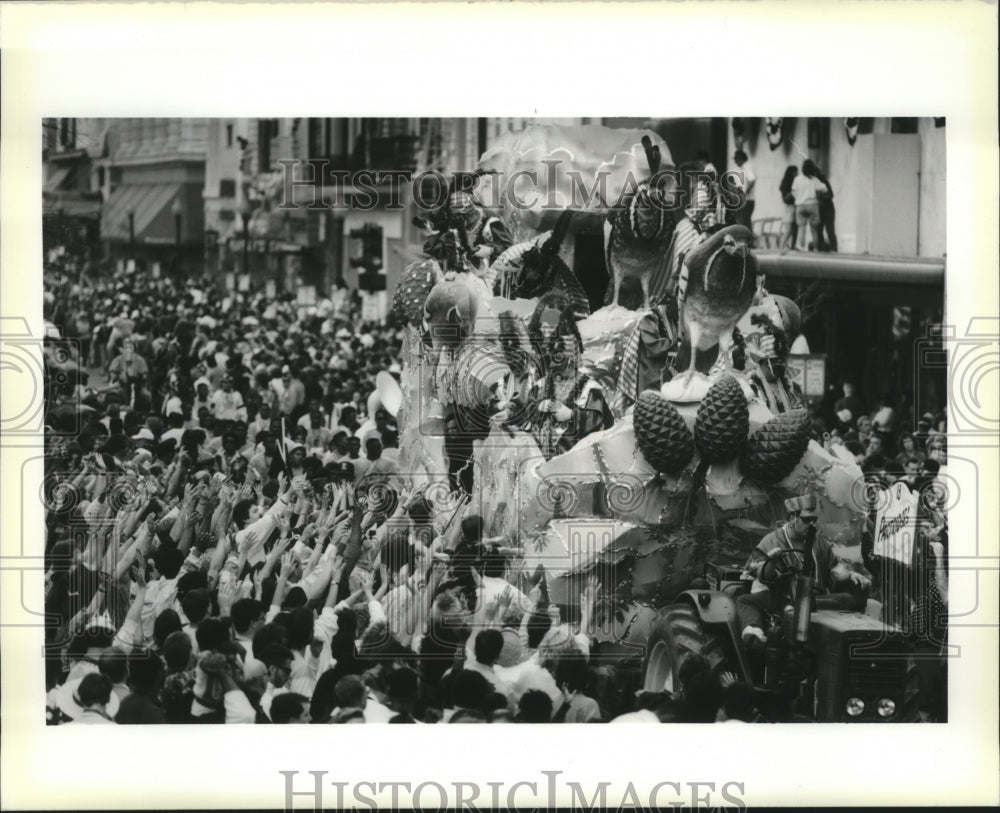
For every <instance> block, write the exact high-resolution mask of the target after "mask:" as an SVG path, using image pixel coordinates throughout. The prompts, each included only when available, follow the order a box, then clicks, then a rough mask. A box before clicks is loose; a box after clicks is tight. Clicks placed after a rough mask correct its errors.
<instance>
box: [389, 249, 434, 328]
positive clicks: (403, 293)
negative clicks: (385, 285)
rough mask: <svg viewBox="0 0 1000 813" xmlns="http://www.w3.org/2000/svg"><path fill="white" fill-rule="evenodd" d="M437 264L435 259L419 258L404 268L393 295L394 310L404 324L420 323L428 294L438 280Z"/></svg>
mask: <svg viewBox="0 0 1000 813" xmlns="http://www.w3.org/2000/svg"><path fill="white" fill-rule="evenodd" d="M436 266H437V263H435V262H434V260H419V261H418V262H415V263H410V265H408V266H406V268H404V269H403V273H402V274H401V275H400V278H399V284H398V285H397V286H396V293H395V294H393V297H392V310H393V313H394V314H395V315H396V318H398V319H399V320H400V321H401V322H402V323H403V324H404V325H405V324H411V325H418V326H419V325H420V323H421V320H422V319H423V317H424V302H425V301H426V300H427V294H429V293H430V292H431V288H433V287H434V283H435V282H437V280H438V276H439V275H438V269H437V268H436Z"/></svg>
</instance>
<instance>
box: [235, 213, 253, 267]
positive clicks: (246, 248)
mask: <svg viewBox="0 0 1000 813" xmlns="http://www.w3.org/2000/svg"><path fill="white" fill-rule="evenodd" d="M236 211H237V212H239V215H240V220H242V221H243V276H244V277H245V276H246V275H247V273H249V272H248V270H247V263H248V255H249V253H250V204H249V203H247V200H246V198H244V199H243V200H241V201H240V203H239V205H238V206H237V207H236Z"/></svg>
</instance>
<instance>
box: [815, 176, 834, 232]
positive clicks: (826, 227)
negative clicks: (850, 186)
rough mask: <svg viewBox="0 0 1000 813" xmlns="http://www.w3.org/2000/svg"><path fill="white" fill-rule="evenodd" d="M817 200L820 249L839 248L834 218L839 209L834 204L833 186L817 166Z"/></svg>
mask: <svg viewBox="0 0 1000 813" xmlns="http://www.w3.org/2000/svg"><path fill="white" fill-rule="evenodd" d="M816 181H817V186H816V200H817V201H818V203H819V245H818V249H819V250H820V251H836V250H837V232H836V230H835V229H834V220H835V218H836V214H837V211H836V209H835V208H834V205H833V187H832V186H831V185H830V182H829V181H828V180H827V179H826V176H825V175H824V174H823V173H822V172H820V171H819V168H818V167H817V168H816Z"/></svg>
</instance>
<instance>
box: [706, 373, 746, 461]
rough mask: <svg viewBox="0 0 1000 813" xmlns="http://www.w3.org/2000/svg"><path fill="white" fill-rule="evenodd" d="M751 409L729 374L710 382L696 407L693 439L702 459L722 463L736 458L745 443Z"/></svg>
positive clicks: (741, 390) (738, 386)
mask: <svg viewBox="0 0 1000 813" xmlns="http://www.w3.org/2000/svg"><path fill="white" fill-rule="evenodd" d="M749 431H750V411H749V409H748V407H747V400H746V398H745V397H744V395H743V389H742V388H741V387H740V385H739V384H738V383H737V381H736V379H735V378H734V377H733V376H731V375H725V376H722V377H721V378H720V379H719V380H718V381H716V382H715V383H714V384H712V386H711V388H710V389H709V390H708V393H707V394H706V395H705V399H704V400H703V401H702V402H701V406H699V407H698V415H697V418H696V419H695V425H694V440H695V444H696V445H697V446H698V451H699V452H700V453H701V458H702V460H704V461H705V462H708V463H722V462H725V461H727V460H732V459H733V458H734V457H737V456H738V455H739V454H740V452H741V451H742V450H743V447H744V445H745V444H746V442H747V433H748V432H749Z"/></svg>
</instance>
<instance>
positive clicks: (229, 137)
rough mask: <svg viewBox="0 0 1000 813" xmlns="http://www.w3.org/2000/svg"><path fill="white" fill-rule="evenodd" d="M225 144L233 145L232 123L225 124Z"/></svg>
mask: <svg viewBox="0 0 1000 813" xmlns="http://www.w3.org/2000/svg"><path fill="white" fill-rule="evenodd" d="M226 146H227V147H231V146H233V125H231V124H227V125H226Z"/></svg>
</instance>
